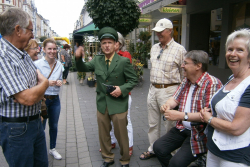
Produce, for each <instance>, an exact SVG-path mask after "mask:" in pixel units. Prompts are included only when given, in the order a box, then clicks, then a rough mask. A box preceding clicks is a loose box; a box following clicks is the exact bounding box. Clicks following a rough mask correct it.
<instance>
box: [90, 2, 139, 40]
mask: <svg viewBox="0 0 250 167" xmlns="http://www.w3.org/2000/svg"><path fill="white" fill-rule="evenodd" d="M86 8H87V12H88V13H89V16H90V17H91V18H92V19H93V22H94V24H95V25H96V26H97V27H98V28H99V29H101V28H103V27H106V26H109V27H113V28H114V29H116V30H117V31H119V32H120V33H121V34H122V35H124V36H126V35H127V34H128V33H130V32H132V31H133V30H134V29H135V28H137V27H138V25H139V17H140V15H141V11H140V8H139V7H138V5H137V4H136V2H135V0H88V2H87V3H86Z"/></svg>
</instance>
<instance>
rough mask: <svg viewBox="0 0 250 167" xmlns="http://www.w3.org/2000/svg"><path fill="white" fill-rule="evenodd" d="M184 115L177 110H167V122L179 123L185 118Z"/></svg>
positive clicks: (165, 114)
mask: <svg viewBox="0 0 250 167" xmlns="http://www.w3.org/2000/svg"><path fill="white" fill-rule="evenodd" d="M183 114H184V113H183V112H179V111H177V110H166V111H165V113H164V116H165V118H166V119H167V120H170V121H178V120H181V119H182V117H183V118H184V116H182V115H183Z"/></svg>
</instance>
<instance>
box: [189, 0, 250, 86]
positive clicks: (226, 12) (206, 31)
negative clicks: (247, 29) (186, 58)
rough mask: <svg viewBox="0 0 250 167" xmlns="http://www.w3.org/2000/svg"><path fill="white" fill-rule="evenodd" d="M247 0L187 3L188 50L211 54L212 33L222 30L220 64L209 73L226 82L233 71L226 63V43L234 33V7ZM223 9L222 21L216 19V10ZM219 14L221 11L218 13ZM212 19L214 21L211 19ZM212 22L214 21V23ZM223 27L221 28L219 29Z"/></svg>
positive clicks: (199, 0)
mask: <svg viewBox="0 0 250 167" xmlns="http://www.w3.org/2000/svg"><path fill="white" fill-rule="evenodd" d="M245 1H246V0H219V1H218V0H209V1H207V0H188V3H187V8H186V10H187V17H188V19H187V20H188V22H187V25H188V26H187V30H188V32H189V33H187V37H186V39H188V50H193V49H201V50H205V51H206V52H208V53H209V48H208V47H209V40H210V39H209V38H210V31H211V30H212V31H216V26H217V28H219V29H220V39H219V42H220V50H219V57H218V61H219V63H218V64H217V65H216V66H213V65H212V66H210V68H209V71H208V72H209V73H210V74H212V75H214V76H216V77H218V78H220V79H221V80H222V82H223V83H225V82H226V80H227V78H228V76H230V75H231V70H230V69H228V67H227V64H226V61H225V42H226V39H227V36H228V35H229V34H230V33H231V32H232V18H233V12H232V5H233V4H236V3H241V2H245ZM220 8H222V9H221V10H222V20H216V19H214V17H216V16H214V15H213V12H214V10H220ZM218 12H219V11H218ZM211 18H212V19H211ZM211 20H214V21H213V22H212V21H211ZM218 25H221V27H218Z"/></svg>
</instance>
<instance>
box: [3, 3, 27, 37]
mask: <svg viewBox="0 0 250 167" xmlns="http://www.w3.org/2000/svg"><path fill="white" fill-rule="evenodd" d="M30 20H31V17H30V15H29V14H28V13H27V12H25V11H23V10H22V9H20V8H8V9H7V10H6V11H4V12H3V13H2V14H1V15H0V32H1V34H2V35H3V36H10V35H12V33H13V31H14V29H15V26H16V25H19V26H20V27H22V28H23V29H24V28H27V27H28V26H29V21H30Z"/></svg>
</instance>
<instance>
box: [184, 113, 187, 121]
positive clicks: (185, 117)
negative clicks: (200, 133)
mask: <svg viewBox="0 0 250 167" xmlns="http://www.w3.org/2000/svg"><path fill="white" fill-rule="evenodd" d="M187 120H188V113H187V112H185V116H184V121H187Z"/></svg>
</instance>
